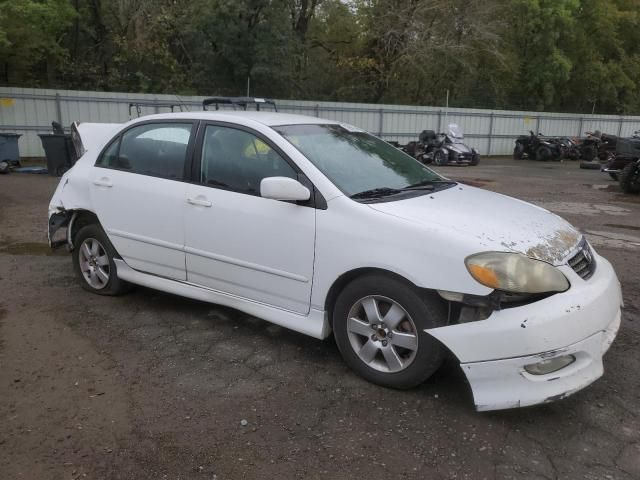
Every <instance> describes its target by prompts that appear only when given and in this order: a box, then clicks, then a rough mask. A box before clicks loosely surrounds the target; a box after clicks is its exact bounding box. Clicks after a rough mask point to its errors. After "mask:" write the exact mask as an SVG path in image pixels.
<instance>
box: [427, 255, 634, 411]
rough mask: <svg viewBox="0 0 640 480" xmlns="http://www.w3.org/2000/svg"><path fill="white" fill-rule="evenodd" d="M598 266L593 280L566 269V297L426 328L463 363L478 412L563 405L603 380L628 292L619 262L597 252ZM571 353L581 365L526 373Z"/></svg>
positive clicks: (561, 296) (577, 363)
mask: <svg viewBox="0 0 640 480" xmlns="http://www.w3.org/2000/svg"><path fill="white" fill-rule="evenodd" d="M596 260H597V262H598V264H597V265H598V266H597V269H596V271H595V273H594V275H593V276H592V277H591V278H590V279H588V280H586V281H585V280H583V279H581V278H580V277H578V276H577V275H576V274H575V272H573V270H571V269H570V268H569V267H560V269H561V270H562V271H563V273H564V274H565V275H566V276H567V278H568V279H569V280H570V282H571V284H572V287H571V288H570V289H569V290H568V291H566V292H564V293H560V294H556V295H553V296H551V297H548V298H545V299H543V300H540V301H537V302H534V303H531V304H528V305H525V306H521V307H514V308H508V309H504V310H500V311H496V312H494V313H493V314H492V315H491V316H490V317H489V318H488V319H486V320H481V321H477V322H470V323H463V324H458V325H450V326H446V327H440V328H435V329H429V330H426V332H427V333H429V334H431V335H433V336H434V337H436V338H437V339H438V340H440V341H441V342H442V343H443V344H444V345H446V346H447V347H448V348H449V349H450V350H451V351H452V352H453V353H454V354H455V355H456V357H457V358H458V360H459V361H460V365H461V367H462V370H463V371H464V373H465V375H466V376H467V379H468V381H469V383H470V385H471V389H472V391H473V397H474V402H475V404H476V408H477V409H478V410H499V409H505V408H514V407H522V406H527V405H535V404H539V403H546V402H550V401H553V400H558V399H560V398H564V397H566V396H568V395H570V394H572V393H574V392H576V391H578V390H580V389H582V388H584V387H586V386H587V385H589V384H591V383H592V382H594V381H595V380H597V379H598V378H599V377H600V376H602V374H603V365H602V356H603V355H604V353H605V352H606V351H607V349H608V348H609V346H610V345H611V342H613V339H614V338H615V336H616V334H617V332H618V328H619V325H620V318H621V305H622V292H621V290H620V283H619V282H618V279H617V277H616V274H615V272H614V270H613V267H612V266H611V264H610V263H609V262H608V261H607V260H605V259H604V258H602V257H600V256H599V255H597V254H596ZM563 355H573V356H574V357H575V358H576V361H575V362H574V363H572V364H570V365H568V366H566V367H564V368H562V369H560V370H557V371H555V372H553V373H549V374H546V375H531V374H530V373H528V372H527V371H526V370H525V368H524V367H525V365H530V364H535V363H538V362H540V361H541V360H547V359H553V358H555V357H560V356H563Z"/></svg>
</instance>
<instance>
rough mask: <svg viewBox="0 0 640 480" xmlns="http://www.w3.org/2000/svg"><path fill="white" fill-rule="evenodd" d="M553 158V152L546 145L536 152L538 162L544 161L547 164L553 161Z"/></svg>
mask: <svg viewBox="0 0 640 480" xmlns="http://www.w3.org/2000/svg"><path fill="white" fill-rule="evenodd" d="M552 156H553V152H551V149H550V148H549V147H547V146H546V145H542V146H540V147H538V149H537V150H536V160H542V161H543V162H546V161H548V160H551V157H552Z"/></svg>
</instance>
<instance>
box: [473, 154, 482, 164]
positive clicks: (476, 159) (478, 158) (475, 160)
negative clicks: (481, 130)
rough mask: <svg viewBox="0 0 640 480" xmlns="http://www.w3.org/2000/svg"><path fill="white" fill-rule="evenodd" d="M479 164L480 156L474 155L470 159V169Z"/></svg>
mask: <svg viewBox="0 0 640 480" xmlns="http://www.w3.org/2000/svg"><path fill="white" fill-rule="evenodd" d="M479 163H480V154H475V155H474V156H473V157H471V166H472V167H475V166H476V165H478V164H479Z"/></svg>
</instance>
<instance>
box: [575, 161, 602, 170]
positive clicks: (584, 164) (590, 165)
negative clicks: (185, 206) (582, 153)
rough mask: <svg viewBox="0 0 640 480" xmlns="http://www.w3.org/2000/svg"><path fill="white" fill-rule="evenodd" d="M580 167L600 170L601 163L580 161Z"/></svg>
mask: <svg viewBox="0 0 640 480" xmlns="http://www.w3.org/2000/svg"><path fill="white" fill-rule="evenodd" d="M580 168H582V169H584V170H600V168H602V165H600V163H599V162H584V161H583V162H580Z"/></svg>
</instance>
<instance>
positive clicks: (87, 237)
mask: <svg viewBox="0 0 640 480" xmlns="http://www.w3.org/2000/svg"><path fill="white" fill-rule="evenodd" d="M73 245H74V247H75V248H74V249H73V252H72V253H71V255H72V257H73V269H74V271H75V273H76V275H77V277H78V280H79V281H80V285H81V286H82V288H84V289H85V290H87V291H89V292H91V293H96V294H98V295H120V294H123V293H125V292H127V291H128V290H130V289H131V284H130V283H128V282H125V281H124V280H121V279H119V278H118V274H117V269H116V264H115V262H114V258H117V256H118V254H117V253H116V250H115V248H113V245H111V242H110V241H109V238H108V237H107V235H106V234H105V233H104V230H102V228H101V227H100V226H99V225H96V224H90V225H85V226H84V227H82V228H80V230H78V233H77V234H76V236H75V238H74V240H73ZM100 272H101V273H100ZM105 275H106V278H105Z"/></svg>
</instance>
